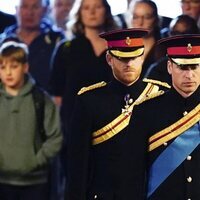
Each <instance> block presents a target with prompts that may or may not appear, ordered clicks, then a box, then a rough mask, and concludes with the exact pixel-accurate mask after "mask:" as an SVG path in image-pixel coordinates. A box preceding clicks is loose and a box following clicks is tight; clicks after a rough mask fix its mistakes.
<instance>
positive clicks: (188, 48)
mask: <svg viewBox="0 0 200 200" xmlns="http://www.w3.org/2000/svg"><path fill="white" fill-rule="evenodd" d="M187 51H188V52H191V51H192V45H191V44H190V43H189V44H188V45H187Z"/></svg>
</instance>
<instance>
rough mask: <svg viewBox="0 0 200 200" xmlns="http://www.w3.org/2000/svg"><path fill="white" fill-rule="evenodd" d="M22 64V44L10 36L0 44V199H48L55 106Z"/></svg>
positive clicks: (55, 143) (55, 148) (56, 139)
mask: <svg viewBox="0 0 200 200" xmlns="http://www.w3.org/2000/svg"><path fill="white" fill-rule="evenodd" d="M28 68H29V65H28V49H27V46H26V45H25V44H23V43H18V42H13V41H10V42H5V43H4V44H2V46H1V47H0V79H1V83H0V130H1V131H0V199H1V200H36V199H37V200H48V199H49V182H48V176H49V173H48V172H49V166H50V162H51V160H52V159H53V158H54V157H55V156H56V155H57V153H58V152H59V150H60V148H61V144H62V134H61V130H60V120H59V113H58V110H57V108H56V106H55V104H54V103H53V101H52V100H51V98H50V97H49V96H48V95H47V94H46V93H44V92H43V91H42V90H41V89H40V90H39V89H38V88H37V86H36V84H35V82H34V80H33V79H32V78H31V77H30V75H29V74H28ZM36 90H37V91H36ZM36 93H37V94H36ZM39 93H40V94H39ZM41 95H42V99H43V104H42V106H39V107H40V109H38V104H41V102H35V101H36V99H38V97H37V98H36V97H35V96H40V99H41ZM42 107H43V108H42ZM38 112H41V113H38ZM42 112H43V113H42ZM38 116H40V117H38ZM41 116H42V117H41ZM41 129H42V130H41ZM42 133H43V134H42Z"/></svg>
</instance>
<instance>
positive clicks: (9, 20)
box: [0, 11, 16, 33]
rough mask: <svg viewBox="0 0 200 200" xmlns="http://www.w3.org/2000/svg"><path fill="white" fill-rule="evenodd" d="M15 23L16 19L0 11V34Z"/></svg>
mask: <svg viewBox="0 0 200 200" xmlns="http://www.w3.org/2000/svg"><path fill="white" fill-rule="evenodd" d="M15 23H16V19H15V16H14V15H10V14H8V13H4V12H2V11H0V33H2V32H3V31H4V29H5V28H6V27H8V26H10V25H13V24H15Z"/></svg>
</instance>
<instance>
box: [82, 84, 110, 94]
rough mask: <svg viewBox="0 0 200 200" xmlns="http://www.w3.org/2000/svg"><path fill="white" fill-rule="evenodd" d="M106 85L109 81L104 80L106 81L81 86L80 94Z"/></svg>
mask: <svg viewBox="0 0 200 200" xmlns="http://www.w3.org/2000/svg"><path fill="white" fill-rule="evenodd" d="M105 85H107V83H106V82H104V81H101V82H99V83H95V84H93V85H90V86H88V87H83V88H81V89H80V90H79V92H78V95H81V94H83V93H85V92H87V91H90V90H94V89H96V88H101V87H103V86H105Z"/></svg>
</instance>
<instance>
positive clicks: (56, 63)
mask: <svg viewBox="0 0 200 200" xmlns="http://www.w3.org/2000/svg"><path fill="white" fill-rule="evenodd" d="M68 61H69V46H67V45H66V41H64V42H63V41H61V42H60V43H59V44H58V45H57V46H56V48H55V50H54V52H53V55H52V58H51V63H50V64H51V69H52V72H51V77H50V83H49V85H50V94H51V95H53V96H62V95H63V93H64V88H65V82H66V81H65V80H66V73H67V66H68Z"/></svg>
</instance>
